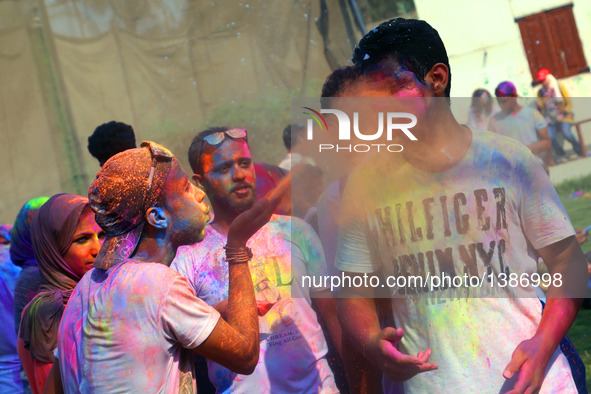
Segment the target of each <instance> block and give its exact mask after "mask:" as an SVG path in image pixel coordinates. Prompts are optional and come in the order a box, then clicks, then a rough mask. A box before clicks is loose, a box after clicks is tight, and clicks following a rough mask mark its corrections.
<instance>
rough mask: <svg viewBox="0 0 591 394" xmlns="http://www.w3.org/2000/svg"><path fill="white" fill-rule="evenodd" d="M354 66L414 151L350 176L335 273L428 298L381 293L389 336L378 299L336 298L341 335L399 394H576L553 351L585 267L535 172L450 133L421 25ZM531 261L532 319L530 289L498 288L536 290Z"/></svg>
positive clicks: (441, 75) (434, 49) (351, 294)
mask: <svg viewBox="0 0 591 394" xmlns="http://www.w3.org/2000/svg"><path fill="white" fill-rule="evenodd" d="M353 62H354V63H355V64H356V65H357V66H359V67H361V69H362V72H363V73H364V80H365V83H366V84H367V90H368V93H371V94H367V96H379V95H380V94H381V96H383V97H393V98H398V97H401V98H402V99H400V100H399V101H397V104H398V105H400V106H402V105H404V106H405V107H406V108H405V109H407V110H409V109H412V112H413V114H415V115H416V116H417V119H418V121H417V125H416V127H413V129H412V133H413V134H414V136H415V137H416V138H417V141H410V142H409V140H408V139H400V140H399V142H400V143H401V144H404V150H403V151H402V152H400V153H397V154H389V153H385V154H382V155H380V154H377V155H375V156H373V157H372V158H371V159H369V160H368V161H366V162H364V163H363V164H362V165H360V166H359V167H358V168H357V169H356V170H354V172H353V173H352V174H351V176H350V178H349V181H348V184H347V187H346V189H345V192H344V197H343V204H342V211H341V218H340V223H341V227H340V230H339V246H338V250H337V257H336V266H337V268H338V269H340V270H341V271H344V272H345V273H346V274H347V275H350V276H352V277H354V278H355V277H363V275H364V274H365V275H370V276H371V275H378V274H382V276H383V277H384V278H390V280H391V279H392V278H394V279H395V278H403V279H409V278H410V276H414V277H415V278H416V277H418V278H421V279H423V280H425V281H426V282H427V283H428V285H427V286H420V285H417V284H416V283H417V282H416V280H415V281H414V283H413V282H407V284H406V285H405V284H404V281H398V282H396V281H394V282H387V283H388V285H387V286H386V284H384V283H383V285H384V287H383V288H379V289H380V290H386V291H388V292H389V295H390V296H391V297H392V314H393V317H394V326H392V327H386V328H381V327H380V325H379V322H378V316H377V313H376V309H375V306H374V304H373V302H371V301H372V300H371V298H372V297H376V296H383V293H381V294H376V293H375V291H374V289H372V288H364V287H358V288H343V289H342V291H343V292H344V295H345V296H346V297H348V298H342V299H340V300H339V303H340V305H339V313H340V316H341V322H342V323H343V332H344V335H346V336H347V337H348V338H349V340H350V341H352V342H353V343H355V344H356V345H357V346H358V348H359V350H360V351H361V352H362V353H363V354H364V355H365V357H366V358H367V359H368V360H370V361H371V362H373V363H374V364H375V365H376V366H377V367H378V368H380V369H381V370H382V372H383V373H384V375H385V377H386V379H387V380H388V379H389V380H392V381H403V382H404V388H405V391H408V392H476V391H485V392H499V391H500V392H505V391H510V390H513V391H512V392H518V393H521V392H526V391H527V392H530V391H531V392H536V391H537V390H540V389H541V391H542V392H565V391H566V392H572V391H573V390H576V388H575V386H574V382H573V379H572V376H571V372H570V368H569V365H568V362H567V360H566V358H565V357H564V355H563V354H562V353H561V351H560V350H559V349H558V344H559V342H560V340H561V339H562V338H563V337H564V335H565V333H566V332H567V330H568V328H569V327H570V325H571V324H572V321H573V320H574V318H575V316H576V313H577V311H578V308H579V306H580V302H581V300H580V299H578V298H577V297H581V294H582V291H584V290H583V288H584V283H583V282H584V280H585V272H584V269H585V267H584V264H583V262H584V258H583V254H582V251H581V249H580V246H579V245H578V243H577V242H576V239H575V237H574V230H573V228H572V225H571V224H570V221H569V219H568V217H567V214H566V212H565V210H564V207H563V206H562V204H561V202H560V200H559V198H558V196H557V195H556V192H555V190H554V188H553V186H552V184H551V183H550V181H549V179H548V177H547V176H546V174H545V173H544V171H543V169H542V167H541V166H540V165H539V163H538V162H537V161H536V160H535V158H534V157H533V155H532V154H531V152H530V151H529V149H527V148H526V147H525V146H523V145H521V144H519V143H517V142H515V141H513V140H511V139H507V138H505V137H501V136H498V135H495V134H493V133H489V132H481V131H473V130H471V129H469V128H468V127H466V126H462V125H460V124H459V123H458V122H457V121H456V120H455V118H454V117H453V115H452V113H451V110H450V106H449V93H450V81H451V74H450V67H449V61H448V58H447V53H446V51H445V47H444V45H443V42H442V41H441V39H440V37H439V34H438V33H437V31H436V30H435V29H433V28H432V27H431V26H429V25H428V24H427V23H426V22H424V21H417V20H405V19H402V18H397V19H394V20H391V21H388V22H385V23H383V24H382V25H380V26H378V27H376V28H374V29H372V30H371V31H370V32H369V33H368V34H366V36H365V37H364V38H363V39H362V40H361V41H360V42H359V44H358V45H357V47H356V49H355V54H354V57H353ZM376 93H378V94H376ZM359 96H361V97H363V96H365V95H364V94H360V95H359ZM405 98H407V99H405ZM393 109H394V108H393ZM395 109H396V110H398V108H395ZM395 142H396V141H395ZM538 256H541V257H543V258H544V261H546V263H547V264H548V266H549V268H550V272H551V274H552V287H551V289H550V293H549V294H550V298H549V299H548V303H547V304H546V309H545V311H544V314H543V315H542V313H541V305H540V302H539V300H538V299H537V297H536V295H535V292H534V291H533V288H532V287H531V286H530V285H529V284H527V283H523V282H521V283H523V284H521V283H520V282H519V280H517V281H515V280H512V281H511V282H509V278H510V277H512V276H511V274H517V279H520V278H527V279H530V278H531V279H533V275H534V274H535V273H536V261H537V257H538ZM445 275H447V276H448V277H454V278H457V277H464V276H465V275H466V276H467V277H477V278H483V280H482V287H478V286H474V285H473V284H472V282H469V283H468V284H467V285H466V286H464V285H457V284H456V285H453V284H450V282H449V281H448V282H447V283H445V282H439V283H436V282H432V281H431V282H429V281H428V279H427V278H432V277H434V276H437V277H439V278H442V277H444V276H445ZM513 277H514V276H513ZM503 278H505V279H506V282H505V286H504V287H500V285H499V281H500V282H501V283H503ZM353 283H354V281H353ZM419 283H421V282H419ZM454 283H457V282H454ZM493 283H494V285H493ZM529 283H531V281H530V282H529ZM429 284H430V285H432V286H431V287H430V286H429ZM493 297H494V298H493Z"/></svg>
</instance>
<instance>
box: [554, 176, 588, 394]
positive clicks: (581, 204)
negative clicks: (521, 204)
mask: <svg viewBox="0 0 591 394" xmlns="http://www.w3.org/2000/svg"><path fill="white" fill-rule="evenodd" d="M579 190H581V191H583V193H591V176H586V177H582V178H579V179H576V180H570V181H566V182H563V183H561V184H559V185H556V191H557V192H558V195H559V196H560V198H561V199H562V202H563V203H564V206H565V208H566V211H567V212H568V215H569V216H570V219H571V221H572V223H573V225H574V226H575V228H585V227H587V226H589V225H591V198H583V197H575V198H567V196H568V195H570V194H572V193H575V192H577V191H579ZM581 246H582V248H583V251H584V252H588V251H589V250H591V240H588V241H587V242H585V243H584V244H583V245H581ZM568 336H569V338H570V339H571V340H572V342H573V344H574V345H575V348H576V349H577V352H578V353H579V355H580V356H581V359H582V360H583V362H584V363H585V372H586V375H587V387H591V309H581V311H580V312H579V314H578V316H577V318H576V319H575V322H574V323H573V325H572V327H571V328H570V330H569V331H568Z"/></svg>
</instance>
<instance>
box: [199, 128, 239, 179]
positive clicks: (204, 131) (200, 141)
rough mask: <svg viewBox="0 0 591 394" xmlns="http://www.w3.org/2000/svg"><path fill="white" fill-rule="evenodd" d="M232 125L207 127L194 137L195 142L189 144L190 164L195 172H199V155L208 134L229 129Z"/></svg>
mask: <svg viewBox="0 0 591 394" xmlns="http://www.w3.org/2000/svg"><path fill="white" fill-rule="evenodd" d="M230 129H231V128H230V127H225V126H222V127H210V128H209V129H205V130H203V131H202V132H200V133H199V134H197V135H196V136H195V138H193V142H191V146H189V165H190V166H191V170H193V174H197V171H198V169H199V163H197V160H199V157H200V156H201V146H202V141H203V139H204V138H205V137H207V136H208V135H211V134H214V133H219V132H220V131H228V130H230Z"/></svg>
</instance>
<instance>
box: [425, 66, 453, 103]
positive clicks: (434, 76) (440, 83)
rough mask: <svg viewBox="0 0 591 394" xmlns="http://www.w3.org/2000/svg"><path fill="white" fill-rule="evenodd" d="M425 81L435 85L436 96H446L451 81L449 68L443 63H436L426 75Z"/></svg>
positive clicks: (434, 92)
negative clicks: (446, 89)
mask: <svg viewBox="0 0 591 394" xmlns="http://www.w3.org/2000/svg"><path fill="white" fill-rule="evenodd" d="M425 82H427V83H429V84H430V85H431V86H432V87H433V95H434V96H435V97H443V96H445V88H446V87H447V84H448V83H449V68H447V66H446V65H445V64H443V63H436V64H435V65H434V66H433V67H431V70H429V72H428V73H427V75H425Z"/></svg>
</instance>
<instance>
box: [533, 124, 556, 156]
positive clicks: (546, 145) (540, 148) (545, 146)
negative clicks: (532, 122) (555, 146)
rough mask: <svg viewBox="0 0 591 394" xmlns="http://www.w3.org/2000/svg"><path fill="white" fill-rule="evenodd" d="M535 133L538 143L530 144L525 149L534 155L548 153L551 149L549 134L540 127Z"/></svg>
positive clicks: (545, 129) (544, 128)
mask: <svg viewBox="0 0 591 394" xmlns="http://www.w3.org/2000/svg"><path fill="white" fill-rule="evenodd" d="M536 133H537V135H538V142H536V143H533V144H530V145H528V146H527V147H528V148H529V149H530V150H531V151H532V153H533V154H535V155H538V154H540V153H544V152H548V151H550V148H552V142H551V141H550V134H548V128H547V127H542V128H540V129H537V130H536Z"/></svg>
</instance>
